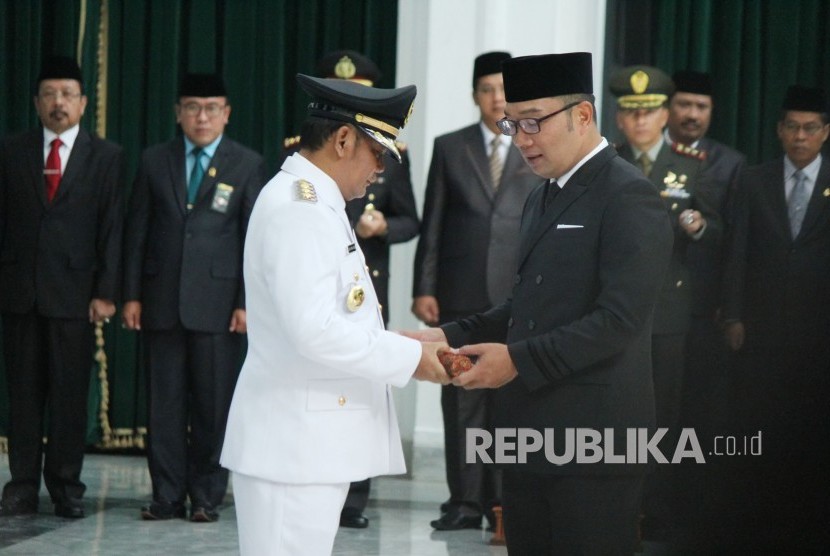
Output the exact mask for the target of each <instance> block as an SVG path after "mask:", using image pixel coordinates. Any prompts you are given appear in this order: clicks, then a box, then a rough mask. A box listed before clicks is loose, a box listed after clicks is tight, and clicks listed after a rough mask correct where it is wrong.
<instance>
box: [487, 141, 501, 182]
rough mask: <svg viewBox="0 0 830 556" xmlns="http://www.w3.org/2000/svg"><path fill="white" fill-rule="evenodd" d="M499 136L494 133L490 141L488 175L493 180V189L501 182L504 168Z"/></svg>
mask: <svg viewBox="0 0 830 556" xmlns="http://www.w3.org/2000/svg"><path fill="white" fill-rule="evenodd" d="M500 147H501V136H499V135H496V136H495V137H493V140H492V141H491V142H490V177H491V178H492V180H493V189H498V188H499V184H500V183H501V173H502V170H504V161H503V160H502V158H501V152H500V151H501V149H500Z"/></svg>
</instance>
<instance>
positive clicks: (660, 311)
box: [609, 66, 721, 538]
mask: <svg viewBox="0 0 830 556" xmlns="http://www.w3.org/2000/svg"><path fill="white" fill-rule="evenodd" d="M609 86H610V89H611V92H612V93H613V94H614V95H615V96H616V97H617V127H618V128H619V129H620V130H621V131H622V133H623V135H624V136H625V141H626V142H625V144H624V145H622V146H621V147H620V149H619V153H620V156H621V157H622V158H623V159H625V160H627V161H629V162H631V163H633V164H635V165H636V166H637V167H639V168H640V169H641V170H642V171H643V173H644V174H645V175H646V176H647V177H648V178H649V179H650V180H651V182H652V183H653V184H654V185H655V186H656V187H657V189H658V191H659V192H660V196H661V197H662V198H663V202H664V203H665V205H666V209H667V210H668V212H669V217H670V221H671V223H672V229H673V235H674V247H673V250H672V256H671V262H670V264H669V271H668V273H667V275H666V278H665V281H664V283H663V287H662V289H661V292H660V296H659V297H658V299H657V305H656V306H655V309H654V326H653V329H652V347H651V350H652V351H651V353H652V367H653V375H654V378H653V380H654V401H655V409H656V417H657V423H656V424H657V426H658V427H667V428H669V429H672V428H675V427H676V426H677V424H678V419H679V415H680V403H681V393H682V378H683V365H684V349H685V340H686V333H687V332H688V329H689V322H690V315H691V279H690V274H689V269H688V267H687V265H686V264H685V252H686V248H687V246H688V245H689V244H690V243H693V242H700V243H704V242H705V243H707V244H710V245H717V244H718V243H719V242H720V236H721V221H720V218H719V217H718V214H717V210H716V209H715V208H714V207H715V204H714V202H713V200H712V188H711V186H710V185H709V182H708V180H707V179H706V178H705V176H704V175H703V174H702V171H703V169H704V167H705V162H704V158H705V156H704V155H703V153H701V152H700V151H698V150H697V149H694V148H692V147H689V146H687V145H682V144H679V143H678V144H669V143H668V142H667V141H666V140H665V139H664V136H663V128H664V127H665V125H666V123H667V121H668V117H669V113H668V108H667V103H668V99H669V95H671V93H672V91H673V84H672V81H671V78H669V76H668V75H666V74H665V73H664V72H662V71H661V70H659V69H658V68H655V67H651V66H630V67H626V68H623V69H621V70H619V71H618V72H616V73H615V74H614V75H613V76H612V77H611V80H610V82H609ZM667 437H668V438H669V442H668V444H671V438H672V434H671V432H670V433H669V435H667ZM668 491H669V479H668V471H667V470H666V469H665V468H657V469H656V470H655V473H653V474H652V476H651V477H650V478H649V479H648V480H647V481H646V486H645V489H644V506H643V509H644V513H645V516H646V520H645V521H644V523H643V527H644V531H643V533H644V535H646V536H652V537H653V538H656V537H658V536H660V535H661V533H662V532H663V531H665V530H666V528H667V527H668V525H669V524H668V523H664V521H665V520H667V519H672V517H671V510H670V509H669V508H668V506H669V499H670V494H669V492H668Z"/></svg>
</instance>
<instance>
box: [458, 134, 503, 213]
mask: <svg viewBox="0 0 830 556" xmlns="http://www.w3.org/2000/svg"><path fill="white" fill-rule="evenodd" d="M469 130H470V132H469V133H467V134H466V136H465V138H464V150H465V151H466V153H467V158H469V160H470V164H471V165H472V167H473V170H474V171H475V174H476V176H477V177H478V184H479V185H480V186H481V190H482V191H483V192H484V194H485V195H486V196H487V198H488V199H490V200H491V201H492V200H493V197H494V196H495V192H496V191H495V188H494V187H493V183H492V182H493V179H492V178H491V177H490V161H489V160H488V159H487V151H485V150H484V136H482V134H481V128H480V127H479V124H475V125H474V126H471V127H470V128H469Z"/></svg>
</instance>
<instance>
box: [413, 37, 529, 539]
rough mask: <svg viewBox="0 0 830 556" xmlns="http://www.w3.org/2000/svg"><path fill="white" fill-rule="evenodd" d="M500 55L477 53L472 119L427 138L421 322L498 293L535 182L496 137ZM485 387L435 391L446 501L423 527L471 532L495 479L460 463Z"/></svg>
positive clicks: (419, 258)
mask: <svg viewBox="0 0 830 556" xmlns="http://www.w3.org/2000/svg"><path fill="white" fill-rule="evenodd" d="M509 58H510V54H508V53H507V52H488V53H486V54H482V55H480V56H478V57H477V58H476V60H475V64H474V68H473V101H474V102H475V103H476V105H477V106H478V108H479V111H480V114H481V119H480V121H479V122H477V123H475V124H473V125H471V126H467V127H465V128H462V129H460V130H458V131H454V132H452V133H448V134H446V135H442V136H441V137H438V138H437V139H436V140H435V146H434V148H433V152H432V163H431V165H430V169H429V175H428V176H427V189H426V198H425V202H424V212H423V225H422V227H421V238H420V240H419V241H418V249H417V252H416V254H415V272H414V284H413V296H414V301H413V304H412V312H413V313H414V314H415V316H416V317H418V318H419V319H421V320H422V321H423V322H424V323H426V324H428V325H437V324H439V323H445V322H452V321H453V320H455V319H458V318H461V317H463V316H466V315H469V314H471V313H475V312H479V311H485V310H487V309H489V308H491V307H493V306H495V305H497V304H499V303H501V302H503V301H504V300H505V299H507V297H508V295H509V294H510V288H511V287H512V280H513V275H514V271H515V268H516V254H517V251H518V247H519V221H520V219H521V214H522V208H523V207H524V203H525V200H526V199H527V197H528V195H529V194H530V192H531V191H532V190H533V188H534V187H536V186H537V185H539V184H540V183H541V180H540V178H538V177H537V176H535V175H534V174H533V172H531V171H530V169H529V168H528V167H527V166H526V165H525V164H524V163H523V162H522V158H521V154H520V153H519V151H518V149H516V148H515V147H513V146H512V145H511V144H510V140H509V139H508V138H507V137H505V136H503V135H501V134H500V133H499V131H498V127H497V126H496V122H497V121H498V120H499V119H500V118H502V117H504V82H503V80H502V75H501V63H502V62H503V61H504V60H508V59H509ZM492 398H493V393H492V392H491V391H488V390H479V391H475V392H472V391H471V392H468V391H465V390H463V389H459V388H457V387H455V386H452V385H448V386H444V387H442V389H441V409H442V410H443V416H444V457H445V461H446V467H447V469H446V472H447V484H448V486H449V490H450V498H449V501H447V502H446V503H444V504H443V505H442V507H441V514H442V515H441V517H440V518H439V519H437V520H434V521H432V523H431V525H432V526H433V527H434V528H436V529H438V530H442V531H446V530H455V529H464V528H470V527H471V528H477V527H480V526H481V516H482V513H485V514H488V519H490V520H491V522H492V516H491V515H489V512H490V510H491V508H492V507H493V505H494V504H496V503H497V501H498V498H499V490H500V485H499V482H500V481H499V477H498V475H497V474H496V473H495V471H494V470H493V469H492V468H490V467H486V466H484V465H483V464H482V463H481V462H476V463H467V462H466V461H465V455H464V450H463V448H464V443H465V430H466V429H467V428H468V427H489V425H490V419H491V412H492V409H491V408H492V403H493V402H492Z"/></svg>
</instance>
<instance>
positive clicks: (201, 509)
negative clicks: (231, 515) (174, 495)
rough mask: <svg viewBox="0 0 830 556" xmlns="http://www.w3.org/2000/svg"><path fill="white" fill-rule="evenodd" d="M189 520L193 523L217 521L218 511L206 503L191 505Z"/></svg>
mask: <svg viewBox="0 0 830 556" xmlns="http://www.w3.org/2000/svg"><path fill="white" fill-rule="evenodd" d="M190 521H192V522H193V523H213V522H214V521H219V512H217V511H216V510H214V509H213V508H211V507H210V506H208V505H206V504H203V505H200V506H198V505H197V506H191V507H190Z"/></svg>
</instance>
